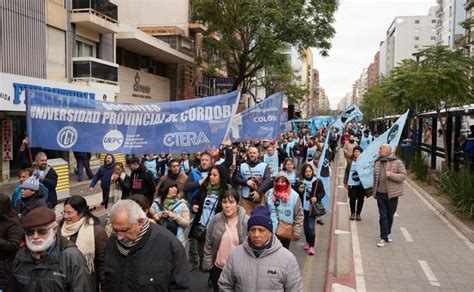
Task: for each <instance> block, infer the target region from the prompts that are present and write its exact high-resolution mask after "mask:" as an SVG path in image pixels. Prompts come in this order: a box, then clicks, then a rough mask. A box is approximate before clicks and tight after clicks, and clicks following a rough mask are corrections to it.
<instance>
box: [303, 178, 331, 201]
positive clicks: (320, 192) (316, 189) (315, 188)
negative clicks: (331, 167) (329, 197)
mask: <svg viewBox="0 0 474 292" xmlns="http://www.w3.org/2000/svg"><path fill="white" fill-rule="evenodd" d="M302 183H303V182H302V181H300V182H299V183H298V187H299V186H300V185H301V184H302ZM298 187H297V188H296V189H298ZM311 190H312V194H311V197H313V196H316V199H317V200H316V202H321V199H322V198H323V197H324V196H325V195H326V192H325V191H324V185H323V182H322V181H321V179H319V178H318V179H317V180H315V181H314V182H313V184H312V185H311ZM297 193H298V195H299V196H300V200H301V202H304V198H303V195H304V193H300V192H299V191H297Z"/></svg>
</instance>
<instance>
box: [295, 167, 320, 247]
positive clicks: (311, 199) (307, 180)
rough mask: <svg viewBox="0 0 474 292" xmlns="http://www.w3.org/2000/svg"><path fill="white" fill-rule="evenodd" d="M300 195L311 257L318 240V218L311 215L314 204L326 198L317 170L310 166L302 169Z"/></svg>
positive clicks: (307, 244) (306, 245)
mask: <svg viewBox="0 0 474 292" xmlns="http://www.w3.org/2000/svg"><path fill="white" fill-rule="evenodd" d="M298 194H299V195H300V200H301V202H302V203H303V213H304V221H303V229H304V235H305V238H306V243H305V245H304V249H305V250H307V251H308V254H309V255H314V254H315V252H316V250H315V247H314V246H315V240H316V228H315V222H316V216H315V215H313V214H311V207H312V205H313V204H316V203H317V202H320V201H321V200H322V198H323V197H324V195H325V193H324V186H323V183H322V181H321V180H320V179H319V178H317V177H316V173H315V170H314V169H313V168H312V167H311V165H309V164H304V165H303V167H302V168H301V178H300V180H299V185H298Z"/></svg>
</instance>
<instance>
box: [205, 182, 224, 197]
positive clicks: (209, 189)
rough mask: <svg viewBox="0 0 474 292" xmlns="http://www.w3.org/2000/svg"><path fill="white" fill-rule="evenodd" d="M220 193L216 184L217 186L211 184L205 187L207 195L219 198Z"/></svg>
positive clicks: (219, 186)
mask: <svg viewBox="0 0 474 292" xmlns="http://www.w3.org/2000/svg"><path fill="white" fill-rule="evenodd" d="M220 192H221V185H220V184H218V185H211V184H208V185H207V193H208V194H216V196H219V194H220Z"/></svg>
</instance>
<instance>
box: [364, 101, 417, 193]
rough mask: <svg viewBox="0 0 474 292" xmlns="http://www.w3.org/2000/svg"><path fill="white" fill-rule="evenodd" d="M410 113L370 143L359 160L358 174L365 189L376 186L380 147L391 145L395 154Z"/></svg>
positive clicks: (402, 116)
mask: <svg viewBox="0 0 474 292" xmlns="http://www.w3.org/2000/svg"><path fill="white" fill-rule="evenodd" d="M408 112H409V110H408V111H407V112H406V113H404V114H403V115H401V116H400V117H399V118H398V120H397V121H396V122H395V123H394V124H393V126H392V127H391V128H390V129H388V130H387V131H385V133H383V134H382V135H380V136H379V137H378V138H377V139H375V140H374V141H373V142H372V143H370V144H369V146H368V147H367V148H366V149H365V150H364V152H362V154H361V155H360V156H359V159H357V172H358V174H359V178H360V181H361V182H362V185H363V186H364V188H366V189H367V188H371V187H372V186H373V184H374V162H375V160H376V159H377V158H379V148H380V145H382V144H390V146H392V150H393V152H395V149H396V148H397V146H398V142H400V137H401V135H402V132H403V128H404V127H405V122H406V120H407V117H408Z"/></svg>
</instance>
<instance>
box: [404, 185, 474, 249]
mask: <svg viewBox="0 0 474 292" xmlns="http://www.w3.org/2000/svg"><path fill="white" fill-rule="evenodd" d="M406 183H407V184H408V185H409V186H410V187H411V190H412V191H413V192H414V193H415V195H417V196H418V198H420V200H421V201H422V202H423V203H425V205H426V206H428V208H430V210H431V211H433V213H435V214H436V215H437V216H438V217H439V219H441V221H443V222H444V223H445V224H446V225H447V226H448V227H449V229H451V230H452V231H453V232H454V233H455V234H456V235H457V236H458V237H459V238H461V240H462V241H464V243H466V244H467V246H468V247H469V248H470V249H472V250H474V243H472V242H471V241H470V240H469V239H468V238H467V237H466V236H465V235H464V234H462V233H461V232H459V230H458V229H457V228H456V227H454V225H453V224H452V223H451V222H449V221H448V219H446V217H444V216H443V215H442V214H441V213H440V212H439V211H438V210H437V209H436V208H435V207H433V205H431V204H430V202H428V201H427V200H426V199H425V198H424V197H423V195H422V194H420V193H419V192H418V191H417V190H416V189H415V187H414V186H412V184H411V183H409V182H406Z"/></svg>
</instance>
